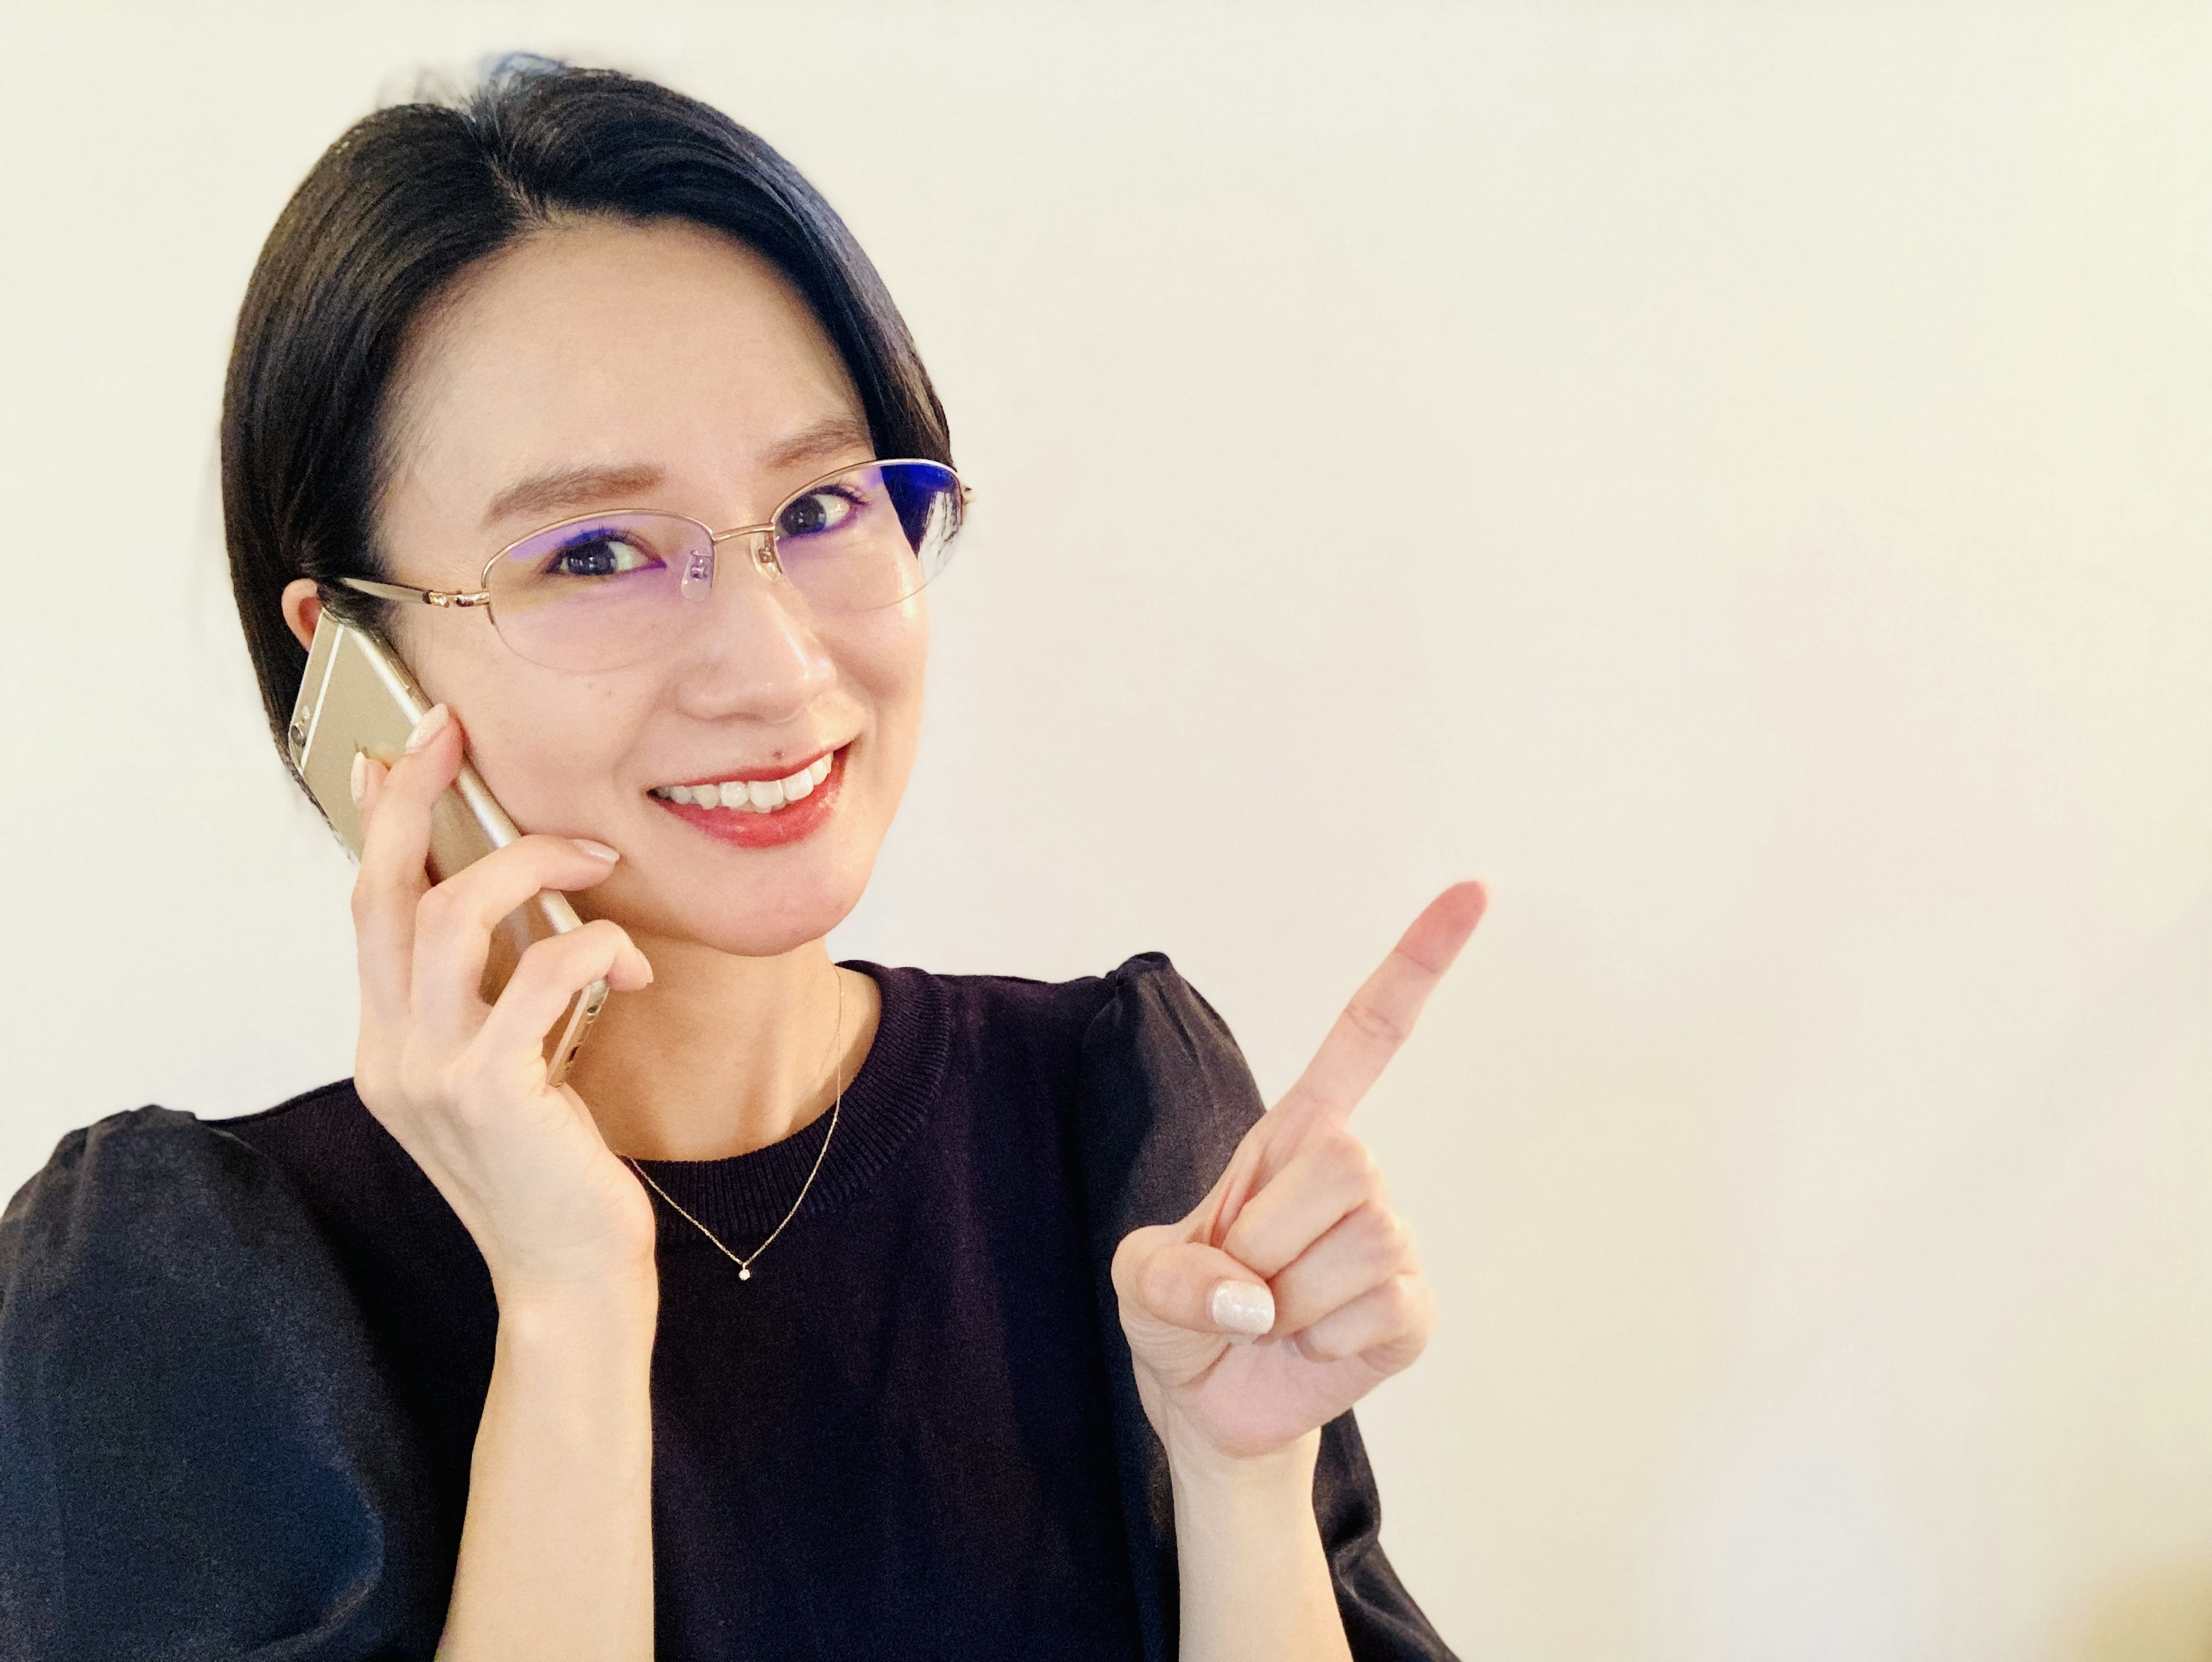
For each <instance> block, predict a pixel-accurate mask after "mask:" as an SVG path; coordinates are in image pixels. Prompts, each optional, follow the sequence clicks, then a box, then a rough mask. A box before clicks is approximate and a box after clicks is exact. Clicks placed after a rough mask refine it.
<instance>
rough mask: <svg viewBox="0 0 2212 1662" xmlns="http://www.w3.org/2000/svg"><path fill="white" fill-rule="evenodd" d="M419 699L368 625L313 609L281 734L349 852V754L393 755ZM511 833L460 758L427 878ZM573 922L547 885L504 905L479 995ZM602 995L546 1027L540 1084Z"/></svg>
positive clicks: (578, 1000)
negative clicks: (316, 615) (315, 615)
mask: <svg viewBox="0 0 2212 1662" xmlns="http://www.w3.org/2000/svg"><path fill="white" fill-rule="evenodd" d="M429 708H430V701H429V700H428V699H427V698H425V697H423V696H422V689H421V688H420V687H418V686H416V685H415V678H414V677H413V676H411V675H410V674H409V673H407V667H406V666H405V665H404V664H403V663H401V662H400V661H399V658H398V654H396V653H394V652H393V651H392V648H389V647H388V646H386V645H385V643H384V642H382V641H380V640H379V639H378V638H377V637H376V636H374V635H372V634H370V633H369V632H368V630H362V629H357V628H356V627H355V626H354V625H353V624H348V623H344V622H343V621H341V620H340V619H339V618H336V617H334V616H332V615H331V609H330V608H329V607H328V606H325V607H324V608H323V611H322V616H321V618H320V619H319V621H318V622H317V623H316V624H315V639H314V644H313V646H312V647H310V648H308V652H307V673H306V674H305V675H303V676H302V677H301V679H300V697H299V701H298V702H297V703H295V704H294V705H293V706H292V724H291V726H290V728H289V729H288V730H287V732H286V734H285V742H286V745H287V746H288V747H289V750H290V752H291V754H292V765H293V766H294V767H295V768H297V769H298V770H300V777H301V778H302V779H303V780H305V781H306V782H307V788H308V790H309V791H311V792H312V793H313V794H314V798H315V801H316V802H317V804H318V805H319V807H321V808H322V811H323V817H324V818H325V819H327V820H329V821H330V822H331V830H332V831H336V832H337V835H338V841H339V842H341V843H344V844H345V845H346V848H347V849H348V850H349V851H350V852H351V854H352V855H353V856H354V858H355V859H356V860H358V859H360V858H361V815H360V813H359V812H358V811H357V810H356V808H355V807H354V801H353V758H355V756H356V755H366V756H369V757H372V758H374V759H376V760H377V761H380V762H382V763H385V764H387V765H388V764H391V763H392V762H395V761H397V760H398V758H399V756H400V754H401V752H402V751H403V750H404V748H405V746H406V744H407V735H408V734H410V733H412V732H413V731H414V730H415V724H416V722H417V721H421V720H422V717H423V715H425V714H427V713H428V710H429ZM521 834H522V833H521V832H520V831H517V830H516V829H515V826H514V822H513V820H512V819H508V818H507V813H506V810H504V809H503V808H501V807H500V805H499V804H498V803H497V802H496V801H493V799H492V794H491V792H490V791H489V789H487V788H485V785H484V782H483V779H482V778H480V777H478V776H477V770H475V769H474V768H472V767H471V766H470V765H469V764H468V763H467V762H465V761H464V762H463V763H462V764H461V771H460V776H459V778H457V779H455V780H454V781H453V784H452V785H451V786H450V787H449V788H447V790H445V791H444V792H443V793H441V794H440V796H439V798H438V800H437V802H436V803H435V805H434V806H433V807H432V808H431V810H430V861H429V870H430V879H431V880H432V881H433V882H443V881H444V880H446V879H447V878H448V877H451V876H452V875H453V874H454V873H455V872H457V871H459V870H460V869H461V868H462V867H464V866H466V865H469V864H471V863H472V862H473V861H477V860H481V859H483V856H484V855H488V854H489V853H490V852H491V851H492V850H493V849H498V848H504V847H506V846H507V844H508V843H512V842H513V841H514V840H515V838H517V837H520V835H521ZM582 922H583V920H582V919H580V918H579V917H578V916H576V909H575V908H574V906H572V905H570V904H568V896H566V895H564V894H562V893H561V892H559V891H557V890H554V889H544V890H541V891H540V892H538V893H537V894H536V895H533V896H532V898H530V899H528V900H526V901H525V902H524V903H523V904H521V905H520V906H518V907H516V908H515V909H514V910H513V911H512V912H509V913H508V914H507V916H506V917H504V918H503V919H501V922H500V923H499V925H498V927H497V928H495V929H493V931H492V938H491V953H490V955H489V957H488V958H487V959H485V961H484V974H483V984H482V988H481V990H482V993H483V999H484V1001H485V1002H486V1003H490V1002H491V1001H493V1000H495V999H496V998H497V997H498V996H499V995H500V989H501V988H503V987H505V986H506V985H507V977H509V976H510V975H512V974H513V973H514V966H515V964H516V962H517V961H518V960H519V959H520V958H521V956H522V952H523V949H524V948H525V947H528V946H529V945H530V944H531V943H532V941H543V940H544V939H546V938H547V937H548V936H550V935H556V934H567V933H568V931H569V930H570V929H574V928H580V927H581V926H582ZM606 1001H607V983H605V981H604V980H599V981H594V982H593V983H592V984H591V985H590V986H588V987H586V988H585V989H583V990H582V991H581V992H580V993H578V994H577V995H576V996H575V998H574V1000H573V1001H571V1002H570V1003H569V1006H568V1011H567V1013H566V1014H564V1015H563V1016H562V1019H561V1020H560V1021H559V1022H557V1023H556V1024H555V1025H554V1026H553V1028H552V1029H551V1031H550V1032H548V1033H547V1034H546V1037H545V1062H546V1068H547V1070H548V1071H547V1078H548V1081H549V1082H550V1083H551V1084H554V1085H558V1084H559V1083H560V1082H561V1081H562V1080H564V1079H566V1078H567V1077H568V1069H569V1067H570V1066H571V1065H572V1064H573V1063H574V1062H575V1060H576V1052H577V1051H579V1050H581V1049H582V1048H583V1044H584V1034H585V1033H586V1031H588V1030H589V1028H590V1027H591V1025H592V1020H593V1019H594V1018H596V1017H597V1016H598V1014H599V1010H600V1008H601V1007H602V1006H604V1005H605V1003H606Z"/></svg>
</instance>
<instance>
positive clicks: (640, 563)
mask: <svg viewBox="0 0 2212 1662" xmlns="http://www.w3.org/2000/svg"><path fill="white" fill-rule="evenodd" d="M659 563H660V562H659V560H658V559H656V558H655V557H654V556H653V551H652V550H651V549H649V548H647V547H646V546H645V545H643V544H642V543H640V542H636V541H634V540H633V539H630V538H629V537H625V536H623V534H621V533H619V532H615V531H609V530H605V529H594V530H592V531H587V532H585V533H582V534H580V535H579V536H578V537H576V538H575V539H574V540H572V541H569V542H566V543H563V544H562V545H561V546H560V547H558V548H556V549H555V550H554V551H553V553H552V555H551V557H550V558H549V559H548V560H547V561H546V563H545V566H544V571H545V575H547V576H549V577H587V578H588V577H619V576H621V575H623V574H624V573H625V572H630V571H642V570H644V569H646V568H647V566H653V565H658V564H659Z"/></svg>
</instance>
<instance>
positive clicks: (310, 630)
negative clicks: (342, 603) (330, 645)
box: [284, 577, 323, 647]
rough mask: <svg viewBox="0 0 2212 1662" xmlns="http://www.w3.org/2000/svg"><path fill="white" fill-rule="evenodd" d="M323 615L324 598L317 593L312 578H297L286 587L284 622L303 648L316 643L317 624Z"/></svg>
mask: <svg viewBox="0 0 2212 1662" xmlns="http://www.w3.org/2000/svg"><path fill="white" fill-rule="evenodd" d="M322 615H323V597H322V596H321V595H319V594H316V593H315V580H314V579H313V578H312V577H295V578H293V579H292V581H290V582H289V583H287V584H285V585H284V621H285V622H286V623H288V624H291V626H292V633H293V634H295V635H296V636H299V637H300V644H301V646H303V647H313V645H314V643H315V624H317V623H318V622H319V620H320V619H321V618H322Z"/></svg>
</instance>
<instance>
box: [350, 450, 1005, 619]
mask: <svg viewBox="0 0 2212 1662" xmlns="http://www.w3.org/2000/svg"><path fill="white" fill-rule="evenodd" d="M909 462H911V463H914V464H915V465H917V466H923V467H942V468H944V469H945V472H947V473H950V474H951V475H952V483H953V484H955V485H956V486H957V487H958V488H959V495H958V496H957V498H956V500H957V502H958V503H959V505H960V517H959V518H958V519H957V520H956V521H954V522H953V526H952V529H951V530H950V531H948V532H946V533H945V542H946V544H947V545H950V544H951V541H952V539H954V538H955V537H957V536H958V535H959V534H960V532H961V528H962V527H963V526H965V525H966V524H967V522H968V504H969V503H970V502H974V501H975V490H974V489H973V487H971V486H970V485H969V484H968V483H967V481H966V480H964V479H963V478H961V477H960V475H959V472H957V470H956V469H955V468H953V467H951V466H950V465H948V464H946V463H945V462H941V461H936V460H932V459H931V458H929V457H927V456H889V457H875V458H872V459H871V460H867V461H862V462H848V463H847V464H846V465H845V466H842V467H839V468H833V469H832V470H831V471H830V472H827V473H824V474H823V475H822V476H821V477H820V478H815V479H810V480H809V481H807V483H806V484H802V485H800V486H799V489H798V490H794V491H793V492H792V493H791V494H790V495H789V496H786V497H785V498H784V499H783V500H782V501H781V502H778V503H777V504H776V505H775V513H774V514H770V515H769V518H768V520H767V521H765V522H764V523H763V524H760V525H740V526H736V527H732V528H731V529H730V530H727V531H716V530H714V528H713V527H711V526H709V525H708V523H707V522H706V521H704V520H695V519H693V518H692V517H691V515H690V514H678V513H677V512H676V511H675V510H673V509H672V508H601V509H600V510H599V511H598V512H597V513H592V514H572V515H570V516H569V517H568V519H565V520H556V521H553V523H552V524H550V525H541V526H539V527H538V528H537V529H536V530H535V531H526V532H525V533H523V534H522V535H521V536H520V537H517V538H516V539H514V540H513V542H511V543H508V544H507V545H506V546H505V547H503V548H501V549H500V550H499V551H497V552H496V553H495V554H494V555H493V556H492V557H490V558H489V559H488V560H486V561H485V562H484V563H483V572H482V573H481V574H480V575H478V577H477V584H478V587H476V588H474V589H436V588H416V587H412V586H410V585H409V584H406V583H385V582H378V581H375V580H374V578H369V577H341V578H339V579H338V581H340V582H341V583H343V585H344V586H345V587H348V588H351V589H356V590H358V591H359V592H360V593H362V594H374V595H375V596H376V597H377V598H378V599H379V600H413V601H416V602H417V603H419V604H421V605H422V606H457V607H463V608H468V609H475V608H479V607H481V608H483V610H484V611H486V612H489V610H490V607H491V601H492V595H491V574H492V572H493V570H494V569H495V568H496V567H497V566H498V564H499V563H500V562H501V560H503V559H505V558H506V557H507V556H508V555H510V554H512V553H513V552H514V551H515V550H516V549H518V548H520V547H521V546H522V545H523V544H525V543H526V542H529V541H531V540H532V539H534V538H538V537H542V536H544V534H545V533H547V532H549V531H559V530H562V529H563V528H564V527H568V526H572V525H584V524H587V523H588V522H590V521H593V520H604V519H606V518H608V517H609V516H610V515H611V514H659V515H661V516H662V517H663V518H665V519H671V520H682V521H685V522H686V523H687V524H690V525H696V526H697V527H699V529H700V530H702V531H703V532H705V533H707V546H708V548H709V549H710V550H716V551H719V550H720V547H721V545H723V544H724V543H726V542H731V541H733V540H734V539H737V538H739V537H750V538H753V539H757V541H756V543H755V546H754V549H753V569H755V570H757V571H759V572H761V573H763V575H773V576H777V577H781V578H782V579H783V580H784V581H786V582H789V581H791V574H790V573H789V572H787V571H786V570H785V569H783V562H782V561H781V559H779V558H778V557H776V551H775V543H776V537H777V534H778V533H777V532H776V528H775V522H776V521H777V520H778V519H780V518H781V517H782V514H783V510H784V509H785V508H789V507H790V506H791V505H792V503H793V502H797V501H798V500H799V498H800V497H802V496H808V495H811V493H812V492H814V491H816V490H820V489H821V488H822V487H823V485H825V484H829V481H830V480H832V479H842V478H844V477H845V475H847V474H848V473H857V472H860V470H861V469H862V468H864V467H896V466H901V465H902V464H905V463H909ZM721 569H722V567H721V561H720V559H719V558H718V559H716V561H715V562H714V577H713V578H709V579H708V587H710V588H711V587H713V584H714V579H715V578H719V577H720V575H721ZM931 575H932V576H934V575H936V574H935V573H932V574H931ZM927 581H928V580H927V579H924V587H927ZM914 593H915V594H920V593H921V590H920V589H916V590H915V591H914ZM910 598H911V596H910V595H904V594H902V595H901V596H900V597H899V599H900V600H907V599H910ZM897 604H898V601H897V600H886V601H885V602H884V605H885V606H896V605H897ZM493 627H494V628H497V627H498V624H497V621H496V620H494V623H493Z"/></svg>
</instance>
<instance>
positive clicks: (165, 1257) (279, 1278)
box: [0, 1107, 344, 1379]
mask: <svg viewBox="0 0 2212 1662" xmlns="http://www.w3.org/2000/svg"><path fill="white" fill-rule="evenodd" d="M228 1123H232V1122H214V1123H211V1122H209V1121H205V1120H202V1119H199V1118H197V1117H194V1116H192V1115H191V1114H186V1113H179V1112H178V1111H174V1110H173V1109H167V1108H161V1107H145V1108H137V1109H132V1110H131V1111H129V1112H126V1113H118V1114H111V1115H109V1116H108V1117H106V1118H105V1119H101V1120H97V1121H95V1122H94V1123H92V1124H90V1125H87V1126H82V1127H80V1128H79V1129H76V1130H74V1131H71V1132H70V1133H68V1134H67V1135H64V1137H63V1138H62V1139H61V1141H59V1142H58V1144H57V1145H56V1146H55V1148H54V1152H53V1154H52V1156H51V1157H49V1159H48V1160H47V1161H46V1165H45V1166H43V1167H41V1168H40V1171H39V1172H36V1173H35V1174H34V1175H33V1177H32V1178H31V1179H30V1181H29V1182H27V1183H26V1184H24V1185H23V1186H22V1187H21V1189H20V1190H17V1191H16V1193H15V1196H14V1198H13V1199H11V1200H10V1201H9V1202H8V1206H7V1208H6V1210H5V1211H4V1212H0V1369H4V1368H5V1367H7V1366H8V1365H9V1364H15V1365H17V1366H19V1367H27V1366H31V1365H32V1364H33V1363H35V1364H36V1366H37V1367H38V1368H39V1369H40V1370H43V1369H45V1368H46V1367H48V1366H50V1365H52V1363H53V1362H54V1361H55V1360H56V1359H58V1358H61V1357H64V1356H66V1355H70V1354H72V1353H74V1352H75V1351H76V1350H80V1349H83V1348H87V1347H92V1348H100V1347H103V1346H108V1345H112V1343H113V1342H114V1341H115V1336H116V1335H117V1333H118V1331H129V1332H131V1335H132V1338H133V1341H134V1342H135V1343H136V1344H137V1345H139V1346H142V1347H157V1346H159V1345H160V1344H161V1342H162V1341H163V1340H164V1339H165V1338H174V1339H176V1340H178V1341H179V1342H182V1341H183V1340H184V1339H185V1337H187V1336H193V1335H199V1334H204V1333H207V1332H210V1331H213V1332H222V1331H227V1330H228V1331H234V1332H235V1331H242V1330H244V1329H246V1328H247V1327H250V1326H257V1325H283V1324H286V1323H287V1322H288V1321H289V1322H296V1323H297V1324H299V1325H300V1326H301V1327H302V1328H308V1327H316V1326H324V1325H327V1324H328V1322H329V1319H330V1315H331V1309H332V1306H333V1305H334V1304H337V1305H340V1306H342V1305H343V1301H344V1300H343V1288H342V1287H341V1286H340V1285H339V1284H338V1282H337V1276H336V1271H335V1269H334V1267H333V1265H332V1263H331V1259H330V1257H329V1254H328V1252H327V1251H326V1250H325V1246H324V1244H323V1242H322V1241H321V1239H320V1237H319V1232H318V1230H317V1229H316V1227H315V1224H314V1221H313V1215H312V1213H311V1211H310V1209H309V1208H308V1207H307V1203H306V1201H305V1199H304V1197H303V1196H301V1193H300V1191H299V1190H298V1188H297V1186H296V1185H295V1184H294V1183H293V1181H292V1179H291V1178H290V1176H289V1174H288V1172H286V1171H285V1169H284V1167H283V1165H282V1163H280V1162H279V1161H278V1160H274V1159H271V1158H270V1156H269V1155H268V1154H266V1153H264V1151H263V1150H261V1149H260V1148H256V1147H254V1146H253V1145H252V1143H250V1142H248V1141H246V1139H245V1138H242V1137H240V1136H237V1135H233V1134H232V1133H231V1132H230V1131H229V1130H228V1129H225V1127H226V1125H227V1124H228ZM118 1322H127V1323H128V1324H130V1325H129V1326H128V1327H127V1328H121V1329H118V1327H117V1325H116V1324H117V1323H118ZM17 1377H18V1378H19V1379H20V1378H21V1377H23V1376H22V1375H21V1374H20V1373H19V1374H18V1375H17Z"/></svg>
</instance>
